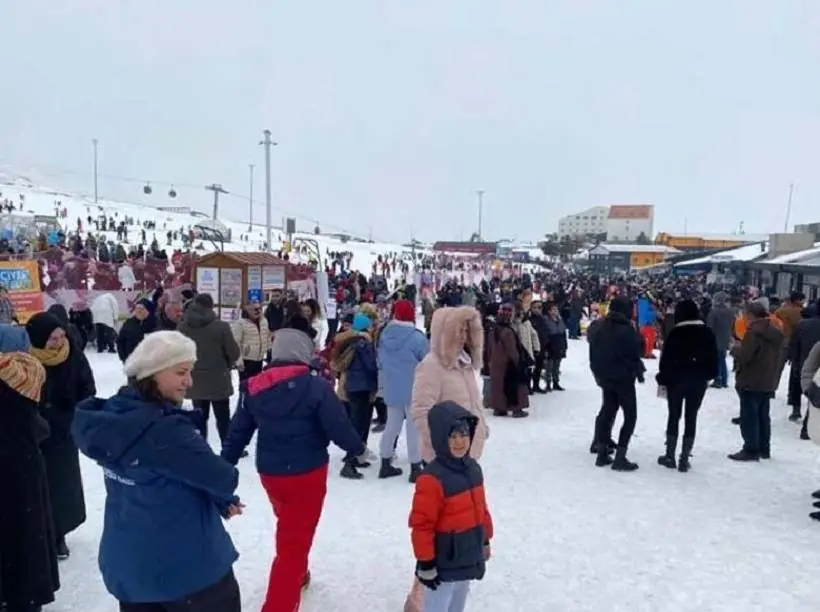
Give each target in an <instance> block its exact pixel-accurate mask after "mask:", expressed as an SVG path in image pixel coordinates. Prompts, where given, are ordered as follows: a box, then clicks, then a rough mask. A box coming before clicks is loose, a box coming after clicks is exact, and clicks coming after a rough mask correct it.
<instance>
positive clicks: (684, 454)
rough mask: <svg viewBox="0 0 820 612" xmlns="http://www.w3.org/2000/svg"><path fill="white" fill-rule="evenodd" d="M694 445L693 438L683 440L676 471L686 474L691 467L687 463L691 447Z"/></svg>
mask: <svg viewBox="0 0 820 612" xmlns="http://www.w3.org/2000/svg"><path fill="white" fill-rule="evenodd" d="M694 445H695V439H694V438H684V439H683V447H682V448H681V450H680V458H679V459H678V471H679V472H688V471H689V468H690V467H692V465H691V464H690V463H689V457H691V456H692V447H693V446H694Z"/></svg>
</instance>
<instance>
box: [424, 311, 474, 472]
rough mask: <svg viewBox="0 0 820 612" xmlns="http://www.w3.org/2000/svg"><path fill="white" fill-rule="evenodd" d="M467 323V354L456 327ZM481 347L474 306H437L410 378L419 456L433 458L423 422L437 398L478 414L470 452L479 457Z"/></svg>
mask: <svg viewBox="0 0 820 612" xmlns="http://www.w3.org/2000/svg"><path fill="white" fill-rule="evenodd" d="M464 325H467V329H468V330H469V338H468V341H467V344H468V349H469V355H468V354H467V352H465V351H464V347H462V346H460V341H459V330H460V329H461V327H462V326H464ZM483 348H484V331H483V329H482V326H481V316H480V315H479V313H478V311H477V310H476V309H475V308H472V307H470V306H459V307H458V308H439V309H438V310H436V312H435V314H434V315H433V321H432V325H431V334H430V352H429V353H428V354H427V356H426V357H425V358H424V359H423V360H422V362H421V363H420V364H419V365H418V366H417V367H416V374H415V378H414V381H413V399H412V401H411V415H412V418H413V423H414V424H415V426H416V429H417V430H418V432H419V441H420V444H421V457H422V459H424V460H425V461H432V460H433V459H434V458H435V454H434V452H433V446H432V444H431V442H430V430H429V428H428V426H427V413H428V412H429V411H430V409H431V408H432V407H433V405H434V404H437V403H438V402H443V401H445V400H447V401H451V402H456V403H457V404H459V405H460V406H462V407H463V408H465V409H466V410H468V411H469V412H470V413H472V414H473V415H475V416H476V417H477V418H478V421H479V422H478V428H477V429H476V433H475V438H474V439H473V444H472V447H471V449H470V456H471V457H473V458H474V459H480V458H481V454H482V452H483V450H484V441H485V440H486V439H487V437H488V436H489V428H488V427H487V420H486V418H485V416H484V410H483V408H482V400H481V391H480V389H479V386H478V372H479V371H480V369H481V358H482V353H483Z"/></svg>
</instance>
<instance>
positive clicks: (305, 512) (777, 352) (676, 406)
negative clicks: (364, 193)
mask: <svg viewBox="0 0 820 612" xmlns="http://www.w3.org/2000/svg"><path fill="white" fill-rule="evenodd" d="M341 259H344V258H341ZM347 264H349V260H347ZM338 267H339V269H338V270H337V271H335V272H334V274H332V275H330V279H331V283H332V285H331V287H330V289H331V295H334V296H335V300H334V302H335V304H334V306H335V309H329V308H328V307H324V308H323V307H322V306H321V305H320V304H319V303H318V302H317V301H316V300H315V299H308V300H305V301H304V302H299V301H298V300H296V299H295V298H294V296H293V295H289V294H288V293H287V292H285V291H273V292H272V293H271V299H270V302H269V303H267V304H260V303H256V302H249V303H247V304H244V305H243V309H242V318H241V319H240V320H238V321H235V322H233V323H230V322H226V321H222V320H221V319H220V317H219V316H217V313H216V311H215V307H214V302H213V299H212V298H211V296H210V295H208V294H197V293H196V292H194V291H193V290H185V291H181V292H176V291H174V292H171V291H168V292H165V291H162V290H158V291H155V292H154V293H153V294H150V295H147V296H146V297H144V298H141V299H139V300H137V301H136V302H135V304H134V306H133V309H132V312H131V313H130V316H129V318H128V319H127V320H125V321H124V322H123V323H122V324H121V325H120V323H119V321H118V306H117V303H116V299H114V297H113V296H112V295H111V294H101V295H98V296H97V297H96V298H95V300H94V302H93V303H92V306H91V309H90V317H88V318H85V319H84V320H82V321H81V320H78V319H76V318H74V317H73V316H72V315H73V314H74V313H68V312H66V310H65V308H63V307H62V306H59V305H57V306H54V307H52V308H51V309H49V311H48V312H44V313H39V314H36V315H34V316H33V317H31V318H30V319H29V320H28V321H27V322H26V324H25V326H18V325H15V323H14V317H13V316H8V317H6V316H4V315H3V312H4V310H3V301H2V300H3V293H2V292H0V317H4V318H3V319H1V320H0V402H2V404H3V406H4V409H3V410H2V411H0V461H2V462H3V464H2V465H0V487H1V488H2V490H3V491H4V493H7V494H8V499H9V500H11V503H9V504H7V510H8V512H5V513H3V514H2V515H0V537H1V538H2V540H0V567H2V573H1V574H0V578H1V580H0V609H3V611H4V612H36V611H38V610H40V609H41V607H42V606H43V605H45V604H47V603H50V602H51V601H53V599H54V597H55V594H56V593H57V591H58V589H59V586H60V584H59V570H58V561H63V560H65V559H67V558H68V557H69V555H70V547H69V542H68V541H67V536H69V534H71V532H72V531H74V530H75V529H76V528H77V527H79V526H80V525H81V524H82V523H83V522H84V521H85V518H86V509H85V500H84V492H83V484H82V478H81V473H80V459H79V455H80V453H82V454H84V455H86V456H87V457H89V458H90V459H92V460H94V461H95V462H97V463H98V464H100V466H101V467H102V470H103V473H104V476H105V483H106V497H107V499H106V505H105V516H104V528H103V532H102V535H101V541H100V569H101V572H102V576H103V581H104V583H105V586H106V588H107V590H108V591H109V593H111V595H112V596H113V597H114V598H115V599H116V600H117V602H118V605H119V609H120V610H121V611H123V612H171V611H177V610H183V609H184V610H186V611H189V612H204V611H206V610H207V611H211V610H220V611H225V612H238V611H239V610H240V609H241V598H240V593H239V586H238V583H237V581H236V579H235V577H234V574H233V565H234V563H235V562H236V560H237V558H238V552H237V550H236V548H235V547H234V545H233V543H232V541H231V538H230V536H229V534H228V532H227V531H226V529H225V527H224V521H225V520H230V519H232V518H234V517H237V516H239V515H241V514H242V513H243V508H244V505H243V503H242V500H240V499H239V497H238V496H237V494H236V489H237V485H238V477H239V471H238V469H237V466H239V465H241V461H242V458H243V457H245V456H247V454H248V451H247V447H248V445H249V444H250V443H251V440H252V439H253V437H254V436H256V451H255V461H256V465H255V467H256V470H257V472H258V474H259V479H260V482H261V486H262V487H263V489H264V491H265V492H266V495H267V497H268V499H269V500H270V504H271V506H272V509H273V511H274V513H275V514H276V516H277V528H276V537H275V545H276V552H275V557H274V561H273V564H272V566H271V569H270V574H269V579H268V586H267V594H266V597H265V603H264V606H263V608H262V609H263V612H293V611H294V610H298V607H299V603H300V600H301V596H302V592H303V589H304V588H306V587H307V586H308V585H309V583H310V578H311V576H310V569H309V564H308V559H309V553H310V550H311V547H312V543H313V539H314V537H315V534H316V529H317V526H318V524H319V522H320V520H321V515H322V509H323V505H324V501H325V496H326V493H327V481H328V478H329V468H330V458H329V454H328V446H329V445H330V444H331V443H334V444H336V445H338V446H339V447H340V448H342V449H343V450H344V451H345V453H346V454H345V455H344V458H343V459H342V462H341V467H340V472H339V475H340V477H342V478H346V479H350V480H357V481H360V480H362V479H364V478H365V477H366V476H365V475H366V474H367V473H368V472H367V470H368V468H370V467H371V465H372V464H373V463H374V462H377V463H378V466H377V468H378V469H377V470H375V473H376V475H377V477H378V478H380V479H388V478H396V477H399V476H402V475H405V474H404V470H402V469H401V468H400V467H398V465H397V463H399V461H398V460H397V448H398V444H397V443H398V439H399V437H400V436H401V435H402V431H403V432H404V436H405V439H406V444H405V445H404V448H405V449H406V451H405V452H406V454H407V463H408V464H409V472H408V473H407V474H406V475H405V476H406V478H407V480H408V481H409V483H410V484H412V486H413V487H414V489H415V493H414V497H413V502H412V505H411V508H409V509H408V512H409V519H408V521H409V523H408V524H409V528H410V535H411V541H412V547H413V552H414V554H415V557H416V571H415V575H414V577H413V583H412V587H411V589H410V592H409V593H408V596H407V600H406V604H405V610H406V612H421V611H424V612H460V611H462V610H464V609H465V605H466V601H467V599H468V595H469V586H470V582H471V581H473V580H480V579H481V578H482V577H483V576H484V573H485V571H486V567H487V562H488V560H489V559H490V557H491V541H492V537H493V521H492V518H491V513H490V510H489V504H488V502H487V499H486V495H485V490H484V479H483V475H482V470H481V468H480V465H479V461H480V460H481V457H482V454H483V450H484V447H485V445H486V444H487V443H488V438H489V430H490V425H491V419H492V418H505V417H510V418H513V419H520V418H525V417H527V415H528V414H529V409H530V402H531V399H532V398H533V396H535V395H536V394H547V393H549V394H552V395H553V396H555V397H557V396H560V394H561V392H562V391H563V390H564V386H563V385H562V378H561V366H562V361H563V359H564V358H565V357H566V355H567V351H568V348H570V347H575V350H581V347H582V346H583V345H582V344H580V343H571V342H570V340H571V339H578V338H580V337H581V336H582V335H583V334H584V332H585V333H586V338H587V340H588V342H587V346H588V351H589V367H590V370H591V372H592V375H593V377H594V380H595V382H596V384H597V385H598V386H599V387H600V389H601V408H600V411H599V413H598V415H597V417H596V419H595V423H594V427H593V439H592V443H591V445H590V449H589V450H590V452H591V453H592V454H593V455H594V464H595V465H596V466H598V467H611V468H612V469H613V470H615V471H620V472H632V471H635V470H637V469H638V465H637V464H636V463H634V462H632V461H631V460H630V459H629V458H628V457H627V452H628V449H629V445H630V442H631V438H632V434H633V432H634V429H635V425H636V422H637V416H638V414H637V394H636V385H637V384H641V383H644V382H645V372H646V367H645V364H644V361H645V360H646V359H654V358H656V356H657V355H658V353H659V355H660V359H659V362H658V371H657V375H656V382H657V386H658V394H659V395H661V396H662V397H664V398H665V399H666V403H667V407H668V420H667V425H666V443H665V448H664V449H663V452H662V454H661V455H660V456H659V457H658V464H659V465H660V466H662V467H665V468H668V469H677V470H678V471H680V472H687V471H689V470H690V469H692V465H691V461H690V458H691V455H692V449H693V447H694V444H695V439H696V435H697V417H698V411H699V409H700V407H701V404H702V402H703V400H704V397H705V395H706V392H707V388H708V387H709V386H710V385H711V386H712V387H715V388H725V387H728V385H729V384H730V378H733V379H734V387H735V389H736V392H737V395H738V400H739V401H738V403H739V417H738V418H737V419H736V423H737V424H739V425H740V437H741V438H742V447H741V448H740V449H739V450H738V451H737V452H734V453H732V454H730V455H729V459H731V460H734V461H740V462H757V461H760V460H767V459H769V458H770V457H771V456H772V447H771V415H770V400H771V398H772V397H773V396H774V394H775V392H776V390H777V388H778V386H779V382H780V378H781V375H782V374H783V372H784V371H785V369H786V366H787V365H788V367H789V372H788V404H789V405H790V406H791V407H792V413H791V415H790V418H791V419H792V420H793V421H795V422H798V421H800V422H802V425H803V427H802V431H801V437H802V438H804V439H809V438H811V437H812V436H815V439H816V440H817V441H818V442H820V431H818V432H817V433H816V434H815V431H814V430H813V427H817V429H818V430H820V417H814V416H812V417H811V418H810V417H809V412H810V411H811V409H810V410H809V411H807V412H806V413H805V414H804V413H803V412H802V409H801V406H802V404H803V398H804V397H808V398H809V399H810V401H811V405H813V406H820V403H819V402H818V399H820V397H819V396H820V379H819V378H818V369H820V311H818V304H816V303H814V304H808V305H807V304H806V300H805V296H804V295H803V294H801V293H799V292H794V293H793V294H791V295H790V296H788V299H786V300H784V301H783V302H780V301H778V300H776V299H775V298H774V297H773V296H768V297H765V296H761V295H759V294H758V293H757V292H755V291H753V290H751V289H749V288H742V287H716V286H710V285H708V284H707V283H706V282H705V279H703V278H702V277H686V278H674V277H660V278H658V277H654V278H649V277H646V278H644V277H627V278H620V279H602V278H599V277H597V276H594V275H589V274H586V273H585V272H584V271H582V270H566V269H562V268H555V269H552V270H545V271H543V272H542V273H539V274H536V275H533V276H529V275H523V276H521V277H517V278H514V279H511V280H500V279H486V280H482V281H481V282H479V283H477V284H471V285H464V284H461V283H460V282H458V280H457V279H453V280H451V281H449V282H447V283H445V284H443V285H442V286H440V287H439V288H438V289H437V290H433V289H431V288H430V287H420V288H417V287H415V286H414V285H413V284H412V283H411V284H408V283H406V282H401V283H400V284H399V287H398V289H397V290H390V289H388V286H387V285H386V284H385V283H384V282H383V280H380V279H381V278H382V277H383V276H384V274H377V275H375V276H371V277H367V276H366V275H363V274H359V273H355V272H352V271H350V270H347V269H344V267H343V266H342V265H341V264H340V265H339V266H338ZM391 269H392V266H391ZM391 289H392V288H391ZM727 290H728V291H727ZM417 303H418V304H419V308H417ZM419 313H421V314H422V318H423V320H424V324H423V325H422V326H421V327H423V329H421V328H420V327H419V326H418V325H417V318H418V314H419ZM86 343H88V344H89V348H91V347H92V346H95V348H96V350H97V351H98V352H101V353H104V352H109V353H112V354H113V353H116V355H117V357H118V358H119V359H120V360H121V361H122V364H123V370H124V374H125V377H126V384H125V385H124V386H123V387H122V388H121V389H120V390H119V391H118V392H117V393H116V394H115V395H113V396H112V397H109V398H99V397H95V396H96V386H95V380H94V376H93V373H92V370H91V367H90V366H89V362H88V360H87V358H86V355H85V352H84V348H85V344H86ZM584 350H586V349H584ZM727 356H731V363H732V368H731V370H732V371H733V376H732V377H730V375H729V367H728V366H727ZM234 370H236V371H237V377H238V381H239V386H238V388H236V387H235V378H234V374H233V371H234ZM235 391H238V394H235ZM235 395H236V396H237V397H238V401H237V403H236V404H235V405H233V406H232V405H231V401H232V398H233V397H235ZM619 411H620V412H622V413H623V424H622V426H621V429H620V432H619V434H618V436H617V439H614V440H613V435H612V429H613V426H614V423H615V419H616V415H617V414H618V412H619ZM211 412H213V415H214V420H215V423H216V431H217V434H218V437H219V442H220V444H219V445H218V452H217V451H215V450H213V448H217V446H216V445H211V444H209V442H208V431H209V427H208V421H209V420H210V415H211ZM374 416H375V418H374ZM681 418H683V421H684V423H683V435H682V436H680V435H679V433H680V420H681ZM374 433H376V434H378V433H380V434H381V437H380V439H379V444H378V451H377V452H373V451H371V450H370V449H369V442H370V437H371V434H374ZM583 452H586V450H584V451H583ZM814 497H815V498H816V499H818V500H820V491H818V492H815V493H814ZM817 506H818V507H820V501H819V502H817ZM158 516H162V520H161V521H160V520H157V517H158ZM193 517H196V520H194V518H193ZM811 517H812V518H814V519H817V520H820V512H813V513H812V514H811ZM170 531H172V532H173V533H174V534H175V538H173V539H169V538H167V533H169V532H170Z"/></svg>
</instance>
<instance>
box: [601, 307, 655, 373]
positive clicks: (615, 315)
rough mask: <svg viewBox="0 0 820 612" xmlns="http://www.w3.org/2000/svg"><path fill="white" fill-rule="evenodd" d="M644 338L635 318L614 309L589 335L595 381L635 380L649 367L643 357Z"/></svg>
mask: <svg viewBox="0 0 820 612" xmlns="http://www.w3.org/2000/svg"><path fill="white" fill-rule="evenodd" d="M642 354H643V340H642V339H641V336H640V334H638V331H637V330H636V329H635V327H634V326H633V325H632V321H631V320H630V319H629V318H628V317H627V316H626V315H624V314H622V313H620V312H610V313H609V314H608V315H607V316H606V318H605V319H604V320H603V321H601V322H600V323H599V324H597V325H596V326H595V330H594V332H593V334H592V335H591V336H590V337H589V366H590V369H591V370H592V374H593V376H594V377H595V382H597V383H598V385H599V386H601V387H604V388H613V387H620V386H622V385H631V384H634V382H635V380H636V379H638V378H642V377H643V373H644V372H645V371H646V368H645V367H644V365H643V361H642V360H641V355H642Z"/></svg>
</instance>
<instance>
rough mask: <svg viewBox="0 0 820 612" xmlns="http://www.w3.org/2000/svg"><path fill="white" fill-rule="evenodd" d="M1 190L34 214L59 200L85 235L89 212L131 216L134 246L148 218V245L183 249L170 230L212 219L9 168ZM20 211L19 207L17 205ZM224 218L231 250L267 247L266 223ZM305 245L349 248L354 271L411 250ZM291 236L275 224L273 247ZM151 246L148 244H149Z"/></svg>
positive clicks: (323, 247)
mask: <svg viewBox="0 0 820 612" xmlns="http://www.w3.org/2000/svg"><path fill="white" fill-rule="evenodd" d="M0 192H1V193H2V198H0V201H2V200H3V199H6V198H8V199H9V200H11V201H13V202H14V203H15V205H16V206H19V202H20V197H21V196H22V197H23V199H24V200H25V205H24V211H25V212H30V213H33V214H35V215H54V210H55V202H57V201H59V202H60V207H61V208H65V209H66V211H67V213H68V214H67V217H66V218H65V219H60V222H61V224H62V225H63V229H65V230H68V231H72V232H74V231H76V229H77V219H80V220H81V221H82V227H83V235H85V234H86V233H87V230H88V227H86V226H87V225H88V223H87V218H88V216H89V215H90V216H91V217H92V218H94V219H96V218H97V217H99V216H100V215H102V214H105V216H106V217H115V221H117V222H119V220H122V219H124V218H125V217H132V218H133V219H134V220H135V221H136V222H137V223H135V224H134V225H131V226H129V227H128V230H129V233H128V238H129V242H130V244H132V245H136V244H138V242H139V240H140V230H141V229H142V226H141V223H142V222H145V221H153V222H155V223H156V229H155V230H146V238H147V243H148V245H150V244H151V241H152V239H153V237H154V235H156V238H157V241H158V243H159V245H160V248H163V249H169V250H172V249H183V248H185V247H184V245H183V243H182V241H181V240H177V241H172V243H171V244H170V245H168V242H167V239H166V232H167V231H168V230H171V231H175V230H179V229H180V228H182V227H185V228H188V226H191V225H196V224H197V223H201V222H202V221H204V220H206V219H208V218H209V217H208V216H207V215H203V214H198V215H192V214H184V213H179V212H171V211H164V210H160V209H158V208H152V207H149V206H144V205H140V204H134V203H129V202H120V201H113V200H107V199H103V200H100V201H99V203H96V204H95V203H94V201H93V199H90V198H88V197H84V196H80V195H76V194H71V193H68V192H66V191H61V190H58V189H52V188H50V187H45V186H40V185H37V184H35V183H33V182H32V181H30V180H29V179H26V178H25V177H21V176H19V175H16V174H12V173H9V172H0ZM167 204H168V205H172V204H173V205H178V206H182V207H184V206H186V202H185V201H183V199H182V198H180V200H179V201H177V200H168V201H167ZM18 210H19V208H18ZM219 221H220V222H222V223H224V225H225V226H226V227H227V228H228V229H229V230H231V233H232V242H230V243H227V242H226V243H225V250H226V251H260V250H262V249H263V246H264V242H265V236H266V229H265V226H264V225H258V224H254V225H253V226H252V227H251V228H250V229H249V227H248V223H246V222H238V221H231V220H229V219H227V218H226V217H224V216H222V215H220V218H219ZM91 229H92V230H94V233H95V234H99V233H103V234H104V235H105V236H106V238H107V239H108V240H113V241H115V242H116V240H117V234H116V232H97V231H96V230H95V228H94V227H93V226H92V228H91ZM244 235H247V237H248V239H247V241H246V240H243V239H242V238H241V237H242V236H244ZM297 239H298V240H301V241H302V242H303V243H304V242H305V241H307V242H310V243H313V242H315V244H316V246H317V247H318V248H319V252H320V254H321V256H322V258H323V259H322V264H323V265H324V264H326V263H327V261H326V260H325V259H324V258H325V257H326V255H327V252H350V253H352V254H353V258H352V260H351V265H352V267H353V269H354V270H359V271H361V272H365V273H368V274H369V273H370V270H371V268H372V265H373V262H375V261H376V260H377V258H378V256H379V255H386V254H388V253H405V254H410V252H411V249H410V248H409V247H406V246H404V245H400V244H391V243H383V242H372V243H370V242H359V241H355V240H348V241H346V242H343V241H342V240H341V239H340V238H337V237H335V236H328V235H323V234H313V233H304V232H297V233H296V234H294V243H296V244H297V246H298V240H297ZM285 240H287V236H286V234H285V233H284V232H283V231H282V230H281V229H277V228H274V229H273V231H272V234H271V242H272V246H273V250H274V251H278V250H279V249H281V248H282V246H283V242H284V241H285ZM200 242H202V244H203V247H204V249H203V250H202V251H200V252H201V253H207V252H211V251H213V250H214V246H213V245H212V244H211V243H210V242H209V241H207V240H203V241H200V240H199V239H197V240H195V241H194V244H195V245H198V244H199V243H200ZM146 246H147V245H146ZM417 252H426V251H425V250H424V249H417ZM292 258H293V259H294V261H299V262H305V261H307V258H306V257H304V256H300V255H298V254H295V253H294V254H292Z"/></svg>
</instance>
